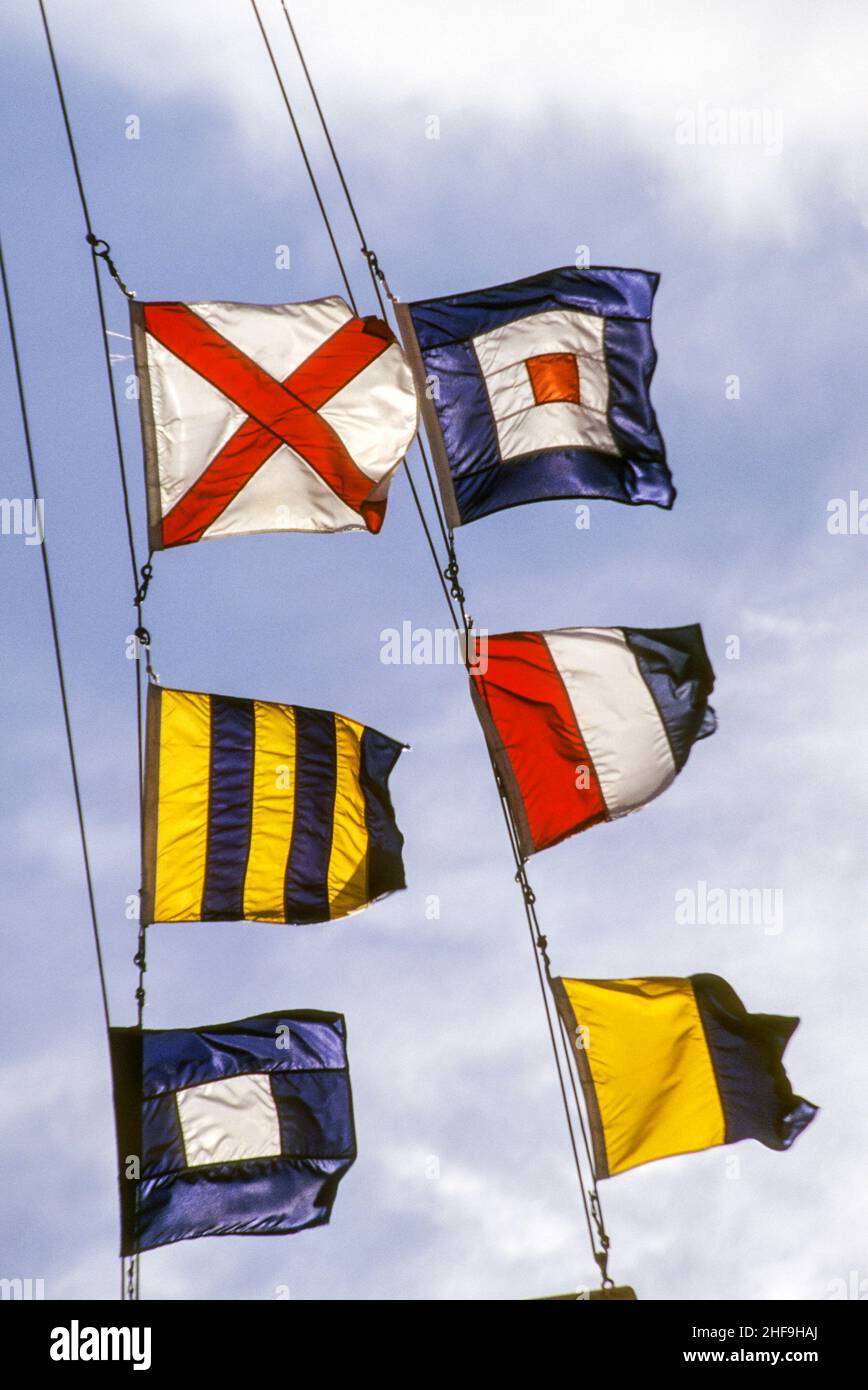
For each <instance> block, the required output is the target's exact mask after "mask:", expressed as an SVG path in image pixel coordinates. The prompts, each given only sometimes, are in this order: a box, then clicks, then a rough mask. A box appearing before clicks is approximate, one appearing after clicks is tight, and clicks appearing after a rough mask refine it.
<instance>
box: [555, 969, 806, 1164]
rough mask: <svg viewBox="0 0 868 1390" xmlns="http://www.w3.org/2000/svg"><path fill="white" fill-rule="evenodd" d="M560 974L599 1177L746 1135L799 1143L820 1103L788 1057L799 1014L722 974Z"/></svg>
mask: <svg viewBox="0 0 868 1390" xmlns="http://www.w3.org/2000/svg"><path fill="white" fill-rule="evenodd" d="M554 983H555V994H556V997H557V1000H558V1009H559V1012H560V1014H561V1017H562V1019H563V1020H564V1023H565V1025H566V1028H567V1031H568V1033H569V1035H570V1038H571V1039H572V1041H573V1044H574V1047H575V1053H576V1057H577V1061H578V1069H579V1075H580V1077H581V1081H582V1088H583V1091H584V1095H585V1101H586V1104H587V1109H588V1117H589V1120H590V1125H591V1132H592V1137H593V1146H594V1168H595V1171H596V1174H597V1177H599V1178H608V1177H613V1176H614V1175H615V1174H616V1173H623V1172H626V1171H627V1169H629V1168H635V1167H637V1166H638V1165H639V1164H640V1163H650V1162H651V1160H652V1159H655V1158H666V1157H669V1156H672V1155H675V1154H683V1153H695V1152H696V1151H698V1150H700V1149H710V1148H713V1147H714V1146H715V1145H718V1144H734V1143H736V1142H737V1141H738V1140H739V1139H758V1140H759V1141H760V1143H761V1144H765V1146H766V1147H767V1148H769V1149H788V1148H789V1147H790V1145H791V1144H792V1143H793V1141H794V1140H795V1139H797V1138H798V1136H799V1135H800V1134H801V1132H802V1130H803V1129H806V1128H807V1126H808V1125H809V1124H810V1123H811V1121H812V1120H813V1118H814V1116H815V1114H816V1113H817V1107H816V1106H815V1105H812V1104H811V1102H810V1101H807V1100H803V1099H802V1097H801V1096H797V1095H794V1093H793V1088H792V1086H791V1085H790V1082H789V1079H788V1077H787V1074H786V1072H785V1071H784V1067H783V1061H782V1059H783V1054H784V1049H785V1047H786V1045H787V1043H788V1042H789V1040H790V1038H791V1037H792V1035H793V1033H794V1032H795V1030H796V1028H797V1027H798V1023H799V1020H798V1019H797V1018H782V1017H779V1016H777V1015H772V1014H751V1013H748V1012H747V1010H746V1009H745V1007H744V1004H743V1003H742V1002H741V1000H740V999H739V997H738V995H737V994H736V992H735V990H734V989H732V987H731V986H730V985H728V984H727V982H726V981H725V980H722V979H721V978H720V976H719V975H691V976H690V977H689V978H688V979H674V978H666V977H651V978H646V979H635V980H566V979H558V980H555V982H554Z"/></svg>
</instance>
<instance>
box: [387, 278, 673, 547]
mask: <svg viewBox="0 0 868 1390" xmlns="http://www.w3.org/2000/svg"><path fill="white" fill-rule="evenodd" d="M658 279H659V277H658V276H657V275H656V274H653V273H650V272H649V271H645V270H613V269H587V270H579V269H576V268H575V267H572V266H567V267H565V268H563V269H560V270H550V271H547V272H545V273H544V274H542V275H534V276H532V277H531V278H529V279H527V280H516V281H514V282H513V283H512V284H508V285H496V286H494V287H493V288H492V289H486V290H475V291H472V292H471V293H469V294H455V295H448V296H446V297H445V298H443V299H428V300H421V301H418V302H416V303H412V304H407V305H399V306H398V320H399V324H400V327H401V333H402V336H403V339H404V345H405V347H406V348H407V352H408V356H409V357H410V360H411V364H412V365H413V369H414V372H415V375H416V386H417V390H418V393H419V396H420V400H421V406H422V415H423V419H424V422H425V427H426V430H427V432H428V436H429V439H430V441H431V448H432V452H433V455H434V462H435V465H436V468H437V476H438V481H439V484H440V489H441V492H442V495H443V502H444V507H445V511H446V516H447V519H448V522H449V525H450V526H460V525H462V524H464V523H466V522H469V521H476V520H478V519H479V518H480V517H483V516H489V515H490V514H491V513H492V512H498V511H502V510H504V508H507V507H515V506H518V505H520V504H521V503H523V502H541V501H544V500H546V499H553V498H571V497H587V498H594V497H597V498H608V499H609V500H611V501H614V502H626V503H632V504H638V503H653V504H654V505H655V506H658V507H671V506H672V503H673V501H674V500H675V489H674V488H673V486H672V478H671V476H670V473H669V469H668V468H667V466H666V451H665V448H664V444H663V439H662V437H661V434H660V431H659V429H658V427H657V420H656V417H655V414H654V411H653V409H652V406H651V401H650V397H649V387H650V383H651V376H652V374H653V371H654V365H655V362H656V353H655V349H654V345H653V342H652V338H651V306H652V302H653V299H654V294H655V291H656V289H657V283H658Z"/></svg>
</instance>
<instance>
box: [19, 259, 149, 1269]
mask: <svg viewBox="0 0 868 1390" xmlns="http://www.w3.org/2000/svg"><path fill="white" fill-rule="evenodd" d="M0 278H2V281H3V299H4V302H5V305H6V318H7V321H8V323H9V340H10V344H11V347H12V361H13V365H14V368H15V384H16V387H17V391H18V405H19V410H20V414H21V426H22V430H23V432H24V445H25V449H26V452H27V463H28V467H29V470H30V482H31V486H32V488H33V500H34V505H35V503H36V500H37V498H38V497H39V496H40V491H39V480H38V476H37V471H36V457H35V454H34V449H33V437H32V435H31V432H30V417H29V412H28V409H27V396H26V393H25V390H24V377H23V374H22V370H21V359H20V357H19V354H18V337H17V334H16V331H15V315H14V313H13V309H12V293H11V290H10V286H9V279H8V276H7V274H6V260H5V257H4V255H3V244H2V241H0ZM37 517H38V525H39V542H40V544H39V549H40V552H41V555H42V573H43V578H44V580H45V594H46V598H47V599H48V616H49V620H50V623H51V640H52V644H53V647H54V664H55V668H56V670H57V682H58V685H59V687H60V703H61V705H62V707H63V726H64V731H65V734H66V751H67V756H68V758H69V770H70V774H71V776H72V790H73V796H74V798H75V813H76V818H77V820H78V836H79V841H80V843H81V857H82V863H83V866H84V879H85V886H86V889H87V901H88V908H89V912H90V921H91V929H92V932H93V944H94V950H95V952H96V966H97V974H98V975H99V988H100V998H101V1001H102V1011H103V1019H104V1022H105V1032H106V1046H107V1048H108V1049H109V1053H110V1052H111V1014H110V1012H109V997H108V986H107V983H106V973H105V962H104V960H103V953H102V942H101V939H100V930H99V917H98V914H97V908H96V894H95V893H94V886H93V872H92V869H91V864H90V850H89V847H88V836H87V826H86V822H85V815H84V803H83V801H82V796H81V783H80V781H79V776H78V758H77V757H76V752H75V738H74V735H73V731H72V716H71V714H70V708H69V696H68V694H67V688H66V674H65V670H64V664H63V648H62V646H61V640H60V627H59V624H58V620H57V606H56V604H55V601H54V586H53V583H52V579H51V566H50V564H49V560H48V544H47V542H46V539H45V532H44V527H43V520H42V516H41V515H40V513H39V511H38V509H37ZM121 1295H122V1296H123V1264H121Z"/></svg>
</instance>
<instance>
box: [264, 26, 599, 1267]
mask: <svg viewBox="0 0 868 1390" xmlns="http://www.w3.org/2000/svg"><path fill="white" fill-rule="evenodd" d="M250 3H251V6H252V8H253V12H254V14H255V16H256V21H257V24H258V26H259V30H260V33H261V35H262V39H263V42H264V44H265V47H266V49H267V52H268V56H269V59H270V61H271V65H272V68H273V69H274V73H275V76H276V78H277V82H278V85H279V87H280V92H281V95H282V97H283V101H284V104H285V106H286V109H287V112H288V114H289V117H290V120H291V122H292V127H293V130H294V132H295V136H296V139H297V141H298V144H299V147H300V149H301V153H302V157H303V160H304V164H305V168H306V169H307V172H308V175H309V177H310V180H311V184H312V186H313V190H314V194H315V196H316V199H317V203H318V204H319V207H320V211H321V213H322V216H323V219H324V221H325V224H326V227H327V230H328V234H329V238H330V240H331V243H332V246H333V248H334V251H335V256H336V258H337V262H338V266H339V268H340V271H341V275H342V277H343V280H344V284H345V285H346V287H347V292H348V294H349V296H350V302H351V304H352V306H353V310H354V312H358V311H357V309H356V304H355V299H354V297H353V294H352V290H351V288H350V285H349V280H348V276H347V274H346V270H345V267H344V263H343V260H342V259H341V255H340V251H339V249H338V245H337V241H336V238H335V236H334V233H333V230H332V227H331V223H330V221H329V218H328V213H327V211H326V208H325V204H324V202H323V199H322V196H321V194H320V190H319V187H318V185H317V182H316V177H315V174H314V172H313V168H312V166H311V162H310V159H309V157H308V154H307V151H306V149H305V146H304V140H303V137H302V135H301V132H300V130H299V126H298V122H297V121H296V119H295V115H294V112H293V110H292V106H291V103H290V101H289V97H288V95H287V92H286V88H285V85H284V83H283V79H282V77H281V75H280V70H279V67H278V64H277V60H276V58H275V55H274V51H273V49H272V46H271V43H270V41H269V38H268V35H267V33H266V30H265V27H264V25H263V23H262V18H261V16H260V13H259V9H258V6H257V0H250ZM281 8H282V10H283V13H284V17H285V19H286V24H287V27H288V29H289V33H290V35H291V38H292V42H293V45H294V47H295V51H296V54H297V57H298V60H299V63H300V65H301V68H302V71H303V73H304V76H305V79H306V81H307V85H308V88H309V91H310V95H311V98H312V100H313V103H314V106H315V108H316V112H317V115H318V117H319V121H320V125H321V127H322V131H323V135H324V137H325V140H326V143H327V145H328V148H329V151H330V153H331V157H332V160H333V161H334V166H335V170H336V172H337V175H338V179H339V181H340V184H341V188H342V189H343V193H344V196H345V198H346V202H347V207H348V209H349V212H350V215H351V217H352V220H353V223H354V226H355V229H356V232H357V233H358V236H359V240H360V242H361V247H360V249H361V253H362V255H363V256H364V258H365V262H366V265H367V268H368V272H369V275H370V278H371V284H372V288H373V291H374V294H375V296H376V300H377V303H378V305H379V309H380V313H381V315H382V317H383V318H384V319H386V317H387V312H386V306H385V303H384V300H383V290H384V291H385V293H386V296H387V298H388V299H389V301H390V302H391V303H392V304H394V303H395V302H396V296H395V295H394V294H393V293H392V291H391V289H390V287H389V283H388V281H387V279H386V276H385V274H384V272H383V270H382V268H381V267H380V264H379V260H378V258H377V256H376V253H375V252H374V251H373V250H372V249H371V248H370V246H369V244H368V241H367V238H366V237H365V234H364V231H363V229H362V225H361V221H360V218H359V215H358V212H357V210H356V206H355V203H354V201H353V198H352V195H351V193H350V190H349V187H348V185H347V180H346V177H345V175H344V171H343V167H342V165H341V162H340V159H339V157H338V154H337V151H336V149H335V145H334V142H333V140H332V136H331V131H330V130H329V126H328V123H327V121H326V118H325V114H324V112H323V109H322V106H321V104H320V101H319V97H318V95H317V91H316V87H315V85H314V82H313V79H312V77H311V74H310V70H309V68H308V65H307V62H306V60H305V56H304V52H303V50H302V47H301V44H300V42H299V39H298V35H297V33H296V30H295V26H294V25H293V22H292V19H291V17H290V14H289V10H288V9H287V5H286V0H281ZM418 445H419V452H420V456H421V458H422V463H423V466H424V470H425V474H426V477H427V480H428V486H429V489H430V492H431V497H432V500H433V504H434V509H435V513H436V516H437V520H438V524H439V527H440V532H441V536H442V538H443V542H444V545H445V548H446V554H447V564H446V566H445V568H441V563H440V560H439V559H438V556H437V550H436V547H435V545H434V541H433V538H432V535H431V531H430V528H429V526H428V522H427V519H426V517H425V513H424V510H423V508H422V504H421V501H420V498H419V494H418V491H417V489H416V486H415V483H414V481H413V477H412V474H411V472H410V468H409V465H408V464H407V460H406V459H405V460H404V467H405V470H406V472H407V479H408V482H409V484H410V490H411V492H412V495H413V501H414V504H415V507H416V511H417V513H418V516H419V520H420V522H421V524H422V527H423V529H424V532H425V537H426V540H427V542H428V547H429V550H430V551H431V555H432V557H433V559H434V563H435V566H436V569H437V575H438V578H439V580H440V584H441V586H442V588H443V592H444V595H445V598H446V602H447V605H448V607H449V611H450V614H451V616H452V619H453V622H454V623H455V626H456V627H457V626H458V618H457V614H456V608H455V605H456V604H457V607H458V613H459V614H460V618H461V631H462V633H463V640H464V643H465V653H464V655H465V664H466V666H467V669H468V673H469V672H470V669H471V665H472V663H471V658H470V642H471V630H472V626H473V619H472V618H470V617H468V615H467V612H466V600H465V595H464V591H463V589H462V587H461V581H460V574H459V566H458V558H457V554H456V551H455V543H454V536H453V533H452V531H451V530H450V529H448V528H447V526H446V522H445V519H444V517H443V513H442V510H441V507H440V499H439V497H438V495H437V489H436V487H435V484H434V479H433V476H432V471H431V467H430V464H429V461H428V456H427V453H426V450H425V445H424V442H423V439H422V436H421V433H420V435H419V437H418ZM447 584H448V588H447ZM482 686H483V693H484V681H483V682H482ZM489 758H490V761H491V767H492V772H493V774H494V777H495V781H496V783H497V790H498V794H499V797H500V804H501V809H502V811H503V816H504V821H505V824H506V829H507V834H508V837H509V842H510V848H511V850H512V854H513V858H514V861H515V880H516V882H517V883H518V885H519V888H520V889H521V894H522V900H523V903H524V909H525V915H526V917H527V924H528V929H529V932H530V937H531V942H532V944H533V949H534V961H535V964H536V970H537V976H538V979H539V985H540V992H541V997H542V1001H543V1007H544V1009H545V1014H546V1022H547V1025H548V1031H549V1037H550V1041H551V1046H552V1054H553V1056H554V1061H555V1067H556V1070H557V1074H558V1083H559V1086H560V1092H561V1098H562V1101H563V1108H564V1115H565V1118H566V1123H567V1129H568V1132H569V1139H570V1146H571V1149H572V1154H573V1160H574V1164H575V1169H576V1175H577V1178H578V1184H579V1192H580V1194H581V1200H582V1208H583V1211H584V1216H585V1222H586V1225H587V1230H588V1237H589V1240H590V1245H591V1251H592V1254H593V1257H594V1260H595V1261H596V1263H597V1266H598V1268H599V1271H600V1275H601V1279H602V1283H603V1286H604V1287H611V1286H612V1284H613V1283H614V1280H613V1279H612V1278H611V1277H610V1275H609V1272H608V1259H609V1246H610V1241H609V1236H608V1234H607V1231H606V1227H605V1223H604V1220H603V1213H602V1208H601V1204H600V1197H599V1193H598V1190H597V1180H596V1174H595V1171H594V1163H593V1157H592V1154H591V1149H590V1145H589V1142H588V1134H587V1128H586V1126H585V1121H584V1116H583V1112H582V1107H581V1103H580V1100H579V1094H578V1088H577V1085H576V1078H575V1064H574V1061H573V1057H572V1051H571V1042H570V1039H569V1037H568V1036H567V1031H566V1026H565V1024H564V1022H563V1019H562V1018H561V1015H560V1012H559V1010H558V1009H557V1006H556V1004H555V1003H554V997H553V991H552V976H551V969H550V962H549V956H548V942H547V939H546V937H545V936H544V935H543V934H542V931H541V929H540V925H539V921H538V919H537V915H536V897H535V894H534V892H533V889H532V888H531V886H530V883H529V881H528V876H527V868H526V861H525V858H524V856H523V855H522V853H521V850H520V847H519V838H518V833H517V829H516V825H515V821H514V819H513V816H512V811H511V808H510V805H509V801H508V799H507V796H506V790H505V787H504V786H503V782H502V780H501V778H500V776H499V774H498V772H497V769H496V767H495V764H494V760H493V759H492V758H491V756H490V753H489ZM552 1011H554V1014H555V1018H556V1020H557V1021H556V1023H553V1022H552ZM556 1032H557V1033H558V1035H559V1038H560V1051H559V1048H558V1042H557V1040H556ZM561 1052H562V1053H563V1058H564V1064H563V1065H562V1063H561ZM564 1070H566V1074H567V1077H568V1078H569V1082H568V1083H567V1082H566V1081H565V1080H564ZM567 1084H569V1088H570V1092H571V1094H572V1098H573V1105H574V1107H575V1110H576V1114H577V1116H578V1121H579V1126H580V1130H581V1136H582V1142H583V1146H584V1150H585V1154H586V1157H587V1160H588V1165H589V1169H590V1173H591V1186H590V1189H589V1190H588V1191H587V1193H586V1191H585V1184H584V1177H583V1174H582V1165H581V1160H580V1158H579V1149H578V1144H577V1140H576V1134H575V1129H574V1125H573V1119H572V1114H571V1111H570V1103H569V1097H568V1093H567ZM595 1231H596V1240H595V1237H594V1232H595Z"/></svg>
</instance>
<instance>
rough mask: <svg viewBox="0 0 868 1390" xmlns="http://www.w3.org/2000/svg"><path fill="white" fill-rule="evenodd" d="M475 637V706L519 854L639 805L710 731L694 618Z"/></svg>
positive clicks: (705, 670) (705, 665)
mask: <svg viewBox="0 0 868 1390" xmlns="http://www.w3.org/2000/svg"><path fill="white" fill-rule="evenodd" d="M478 641H479V643H483V642H484V643H485V650H484V653H483V651H482V648H481V647H480V650H479V653H478V655H479V658H480V659H479V661H478V662H477V664H476V667H475V669H473V670H472V671H471V676H472V679H471V690H472V693H473V697H474V704H475V706H476V710H477V713H478V714H479V717H480V720H481V722H482V727H483V729H484V731H485V736H486V739H487V741H488V745H489V748H490V750H491V752H492V755H493V757H494V760H495V764H496V766H497V769H498V772H499V774H500V778H501V781H502V783H503V786H504V788H505V791H506V795H507V798H508V800H509V805H510V809H511V811H512V816H513V820H514V822H515V825H516V827H517V830H518V835H519V841H520V845H521V850H522V853H523V854H524V855H529V854H533V853H535V851H537V850H541V849H546V848H547V847H548V846H549V845H555V844H557V843H558V841H559V840H564V839H566V838H567V836H569V835H574V834H575V833H576V832H577V831H579V830H587V829H588V828H589V827H590V826H592V825H597V824H598V823H599V822H601V821H609V820H615V819H616V818H617V817H619V816H625V815H628V814H629V813H630V812H631V811H638V810H639V808H640V807H641V806H644V805H646V803H647V802H649V801H652V800H653V799H654V797H656V796H659V795H660V793H661V792H662V791H665V789H666V788H667V787H668V786H669V785H670V783H671V782H672V781H674V779H675V777H676V776H677V774H678V773H679V772H680V771H681V769H682V768H683V767H684V764H685V763H686V762H687V758H688V755H689V753H690V749H691V747H692V746H693V744H694V743H695V742H696V741H697V740H698V739H701V738H706V737H707V736H708V735H709V734H712V733H714V730H715V728H716V726H717V724H716V718H715V714H714V711H713V710H712V708H711V707H710V705H709V704H708V697H709V695H710V694H711V691H712V689H713V687H714V672H713V671H712V669H711V665H710V663H709V660H708V656H707V654H706V651H705V644H704V643H703V640H702V631H701V629H700V628H699V627H698V626H697V625H696V624H693V625H691V626H688V627H677V628H630V627H573V628H561V629H560V630H559V631H554V632H510V633H505V634H501V635H497V636H493V637H488V638H479V639H478ZM483 655H484V660H483V659H482V657H483Z"/></svg>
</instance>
